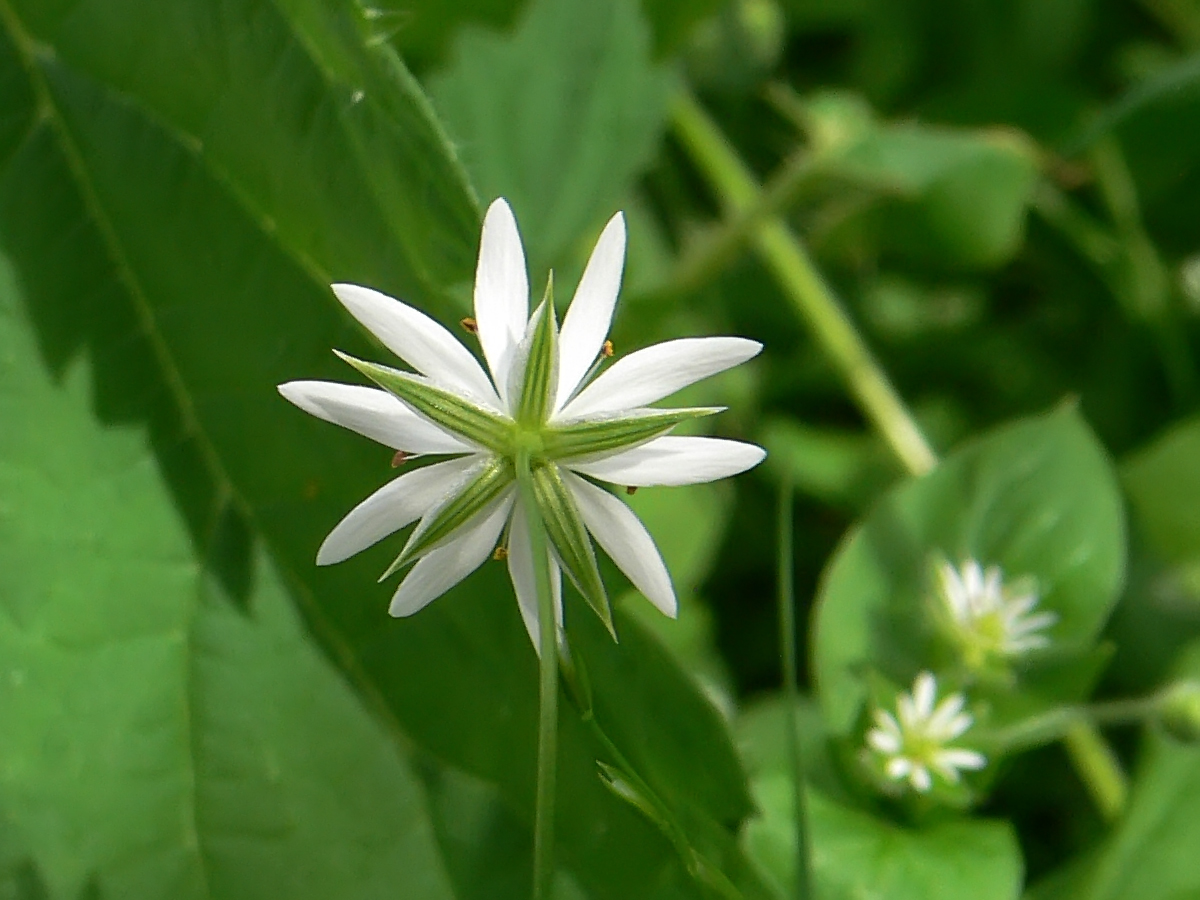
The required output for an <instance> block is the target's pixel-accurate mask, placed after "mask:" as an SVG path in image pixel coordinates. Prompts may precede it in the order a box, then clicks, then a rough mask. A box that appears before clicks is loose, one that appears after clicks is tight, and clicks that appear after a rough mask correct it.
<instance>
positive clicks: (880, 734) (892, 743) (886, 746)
mask: <svg viewBox="0 0 1200 900" xmlns="http://www.w3.org/2000/svg"><path fill="white" fill-rule="evenodd" d="M867 744H868V745H870V747H871V748H872V749H874V750H878V751H879V752H880V753H899V752H900V738H898V737H897V736H896V735H894V734H892V733H891V732H890V731H883V730H881V729H879V728H872V729H871V730H870V731H868V732H867Z"/></svg>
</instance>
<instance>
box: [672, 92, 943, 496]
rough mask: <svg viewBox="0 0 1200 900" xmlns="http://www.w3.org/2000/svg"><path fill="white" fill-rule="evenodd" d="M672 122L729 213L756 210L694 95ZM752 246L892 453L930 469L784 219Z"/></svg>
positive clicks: (904, 415) (929, 459)
mask: <svg viewBox="0 0 1200 900" xmlns="http://www.w3.org/2000/svg"><path fill="white" fill-rule="evenodd" d="M671 118H672V122H673V124H674V127H675V131H676V133H677V134H678V135H679V137H680V139H681V140H682V142H683V144H684V146H685V147H686V148H687V150H688V151H689V152H690V153H691V155H692V158H693V160H694V161H695V162H696V164H697V166H698V167H699V169H700V171H701V172H702V174H703V175H704V176H705V177H706V178H707V179H708V181H709V182H710V184H711V185H712V186H713V189H714V190H715V191H716V193H717V195H718V197H719V198H720V200H721V203H722V205H723V206H724V207H725V209H726V212H727V213H728V214H729V215H731V216H734V217H737V216H739V215H744V214H746V213H747V212H748V211H750V210H752V209H754V208H755V207H756V206H757V205H758V202H759V193H760V192H759V187H758V185H757V184H756V183H755V180H754V177H753V176H752V175H751V173H750V171H749V170H748V169H747V168H746V166H745V164H744V163H743V162H742V161H741V159H739V158H738V155H737V153H736V152H735V151H734V150H733V148H732V147H730V146H729V143H728V142H727V141H726V140H725V137H724V135H722V134H721V132H720V130H719V129H718V128H717V126H716V125H715V124H714V123H713V121H712V120H711V119H709V117H708V114H707V113H705V112H704V110H703V109H702V108H701V107H700V104H699V103H697V102H696V100H695V99H694V98H693V97H692V96H691V95H690V94H687V93H686V92H683V93H680V94H678V95H677V96H676V98H675V100H674V102H673V104H672V108H671ZM752 241H753V243H754V246H755V248H756V249H757V251H758V254H759V256H761V257H762V258H763V260H764V261H765V262H766V264H767V266H768V267H769V268H770V269H771V271H772V272H773V273H774V275H775V277H776V278H777V279H778V281H779V283H780V285H781V286H782V287H783V289H784V291H785V292H786V293H787V295H788V297H789V298H790V299H791V300H792V303H793V304H794V305H795V307H796V309H797V310H798V311H799V313H800V315H801V316H802V317H803V318H804V320H805V322H806V323H807V324H808V326H809V328H810V329H811V331H812V333H813V336H814V337H815V338H816V339H817V343H818V344H819V345H820V346H821V348H822V349H823V350H824V351H825V354H826V355H827V356H828V358H829V360H830V361H831V362H832V363H833V365H834V367H835V368H836V369H837V371H838V373H839V375H841V377H842V379H843V380H844V381H845V382H846V384H847V386H848V387H849V389H850V393H851V395H852V396H853V397H854V399H855V401H856V402H857V403H858V405H859V407H860V408H861V409H862V411H863V413H864V414H865V415H866V417H867V418H868V419H869V420H870V421H871V423H872V425H873V426H874V427H875V428H876V430H878V431H879V433H880V434H881V435H882V436H883V439H884V440H885V441H886V442H887V443H888V445H889V446H890V447H891V448H892V451H893V452H894V453H895V454H896V456H897V457H898V458H899V459H900V461H901V462H902V463H903V464H904V466H905V467H906V468H907V469H908V471H909V472H911V473H912V474H914V475H923V474H925V473H926V472H928V471H929V470H930V469H932V468H933V467H934V465H936V464H937V457H936V456H935V455H934V453H933V450H932V449H931V448H930V446H929V443H928V442H927V441H926V440H925V436H924V435H923V434H922V433H921V429H920V427H919V426H918V425H917V423H916V421H915V420H914V419H913V417H912V415H911V414H910V413H909V411H908V410H907V408H905V406H904V402H903V401H902V400H901V399H900V396H899V395H898V394H897V393H896V391H895V389H894V388H893V387H892V384H891V382H890V381H889V380H888V377H887V375H886V374H885V373H884V371H883V369H882V368H881V367H880V366H879V364H878V363H877V362H876V361H875V359H874V357H873V356H872V355H871V351H870V350H869V349H868V348H867V345H866V344H865V343H864V342H863V340H862V337H861V336H860V335H859V333H858V331H857V329H856V328H855V327H854V324H853V322H851V321H850V318H849V317H848V316H847V315H846V313H845V311H844V310H843V309H842V308H841V306H840V305H839V304H838V302H837V300H836V299H835V298H834V296H833V294H832V293H831V292H830V290H829V288H828V286H827V285H826V284H825V282H824V281H823V280H822V278H821V276H820V274H819V273H818V272H817V270H816V267H815V266H814V265H813V262H812V260H811V259H810V258H809V256H808V252H807V251H806V250H805V248H804V246H803V245H802V244H801V243H800V240H799V239H798V238H797V237H796V235H795V234H793V233H792V231H791V230H790V229H789V228H788V226H787V225H786V224H785V223H784V221H783V219H782V218H780V217H779V216H778V215H770V216H766V217H765V218H764V219H763V220H762V221H761V222H760V223H759V224H758V225H757V227H756V228H755V229H754V234H753V236H752Z"/></svg>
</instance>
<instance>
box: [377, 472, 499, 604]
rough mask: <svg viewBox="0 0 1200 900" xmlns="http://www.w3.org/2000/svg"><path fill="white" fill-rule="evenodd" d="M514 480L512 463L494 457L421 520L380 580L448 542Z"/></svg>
mask: <svg viewBox="0 0 1200 900" xmlns="http://www.w3.org/2000/svg"><path fill="white" fill-rule="evenodd" d="M514 477H515V473H514V472H513V467H512V462H511V461H510V460H508V459H505V458H503V457H492V458H491V459H488V460H487V461H486V462H484V463H483V464H482V466H481V467H480V469H479V471H478V472H477V473H476V474H475V475H474V476H473V477H471V478H470V479H469V480H468V481H467V483H466V484H465V485H464V486H463V488H462V490H460V491H458V492H457V493H456V494H454V495H453V496H452V497H451V498H450V499H449V500H447V501H446V502H445V503H443V504H442V505H441V506H440V507H437V508H436V509H434V510H432V511H431V512H429V513H427V514H426V515H425V517H424V518H423V519H421V521H420V523H419V524H418V525H417V527H416V529H415V530H414V531H413V533H412V534H411V535H410V536H409V538H408V543H407V544H405V545H404V549H403V550H401V551H400V555H399V556H397V557H396V560H395V562H393V563H392V564H391V565H390V566H388V568H387V571H386V572H384V573H383V574H382V575H380V576H379V580H380V581H383V580H384V579H385V578H387V577H388V576H389V575H391V574H392V573H393V572H395V571H396V570H397V569H401V568H403V567H404V566H406V565H408V564H409V563H410V562H412V561H413V560H415V559H416V558H417V557H419V556H421V555H423V554H424V553H426V552H427V551H429V550H432V549H434V548H435V547H436V546H437V545H438V544H440V543H441V542H442V541H445V540H446V539H448V538H449V537H450V536H451V535H453V534H454V532H455V531H457V530H458V529H459V528H461V527H462V526H463V525H465V524H467V522H469V521H470V520H471V519H472V518H474V517H475V516H476V515H478V514H479V513H480V512H481V511H482V510H483V509H484V508H485V507H486V506H488V505H489V504H490V503H491V502H492V501H493V500H495V499H496V498H497V497H499V496H500V494H501V493H502V492H503V491H504V489H505V488H506V487H508V486H509V485H510V484H512V482H513V480H514Z"/></svg>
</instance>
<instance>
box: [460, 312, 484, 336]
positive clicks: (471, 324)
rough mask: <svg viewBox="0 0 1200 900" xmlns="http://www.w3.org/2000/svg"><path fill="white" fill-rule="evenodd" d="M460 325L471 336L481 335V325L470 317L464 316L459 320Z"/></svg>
mask: <svg viewBox="0 0 1200 900" xmlns="http://www.w3.org/2000/svg"><path fill="white" fill-rule="evenodd" d="M458 324H459V325H461V326H462V327H463V328H465V329H466V330H467V331H469V332H471V334H479V323H478V322H476V321H475V320H474V319H472V318H471V317H470V316H464V317H463V318H461V319H459V320H458Z"/></svg>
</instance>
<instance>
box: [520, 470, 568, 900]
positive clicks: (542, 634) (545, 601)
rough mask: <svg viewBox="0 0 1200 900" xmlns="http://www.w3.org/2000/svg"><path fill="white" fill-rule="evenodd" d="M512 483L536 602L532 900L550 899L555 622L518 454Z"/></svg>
mask: <svg viewBox="0 0 1200 900" xmlns="http://www.w3.org/2000/svg"><path fill="white" fill-rule="evenodd" d="M517 485H518V490H519V492H520V498H521V505H522V506H523V507H524V509H525V520H526V522H527V523H528V527H529V549H530V554H531V555H532V557H533V578H534V586H535V587H536V589H537V600H538V629H539V635H538V652H539V654H540V659H539V661H538V665H539V675H540V679H539V683H540V691H539V702H540V711H539V717H538V761H537V800H536V805H535V810H536V812H535V817H534V825H533V900H550V897H551V895H552V892H553V889H554V793H555V776H556V764H557V761H558V623H557V621H556V617H555V610H554V594H553V591H552V589H551V586H550V570H549V557H548V556H547V546H546V526H545V524H544V523H543V522H542V516H541V513H540V512H539V511H538V506H537V502H536V500H535V498H534V491H533V472H532V470H531V469H530V458H529V454H528V453H527V452H522V453H519V454H518V455H517Z"/></svg>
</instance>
